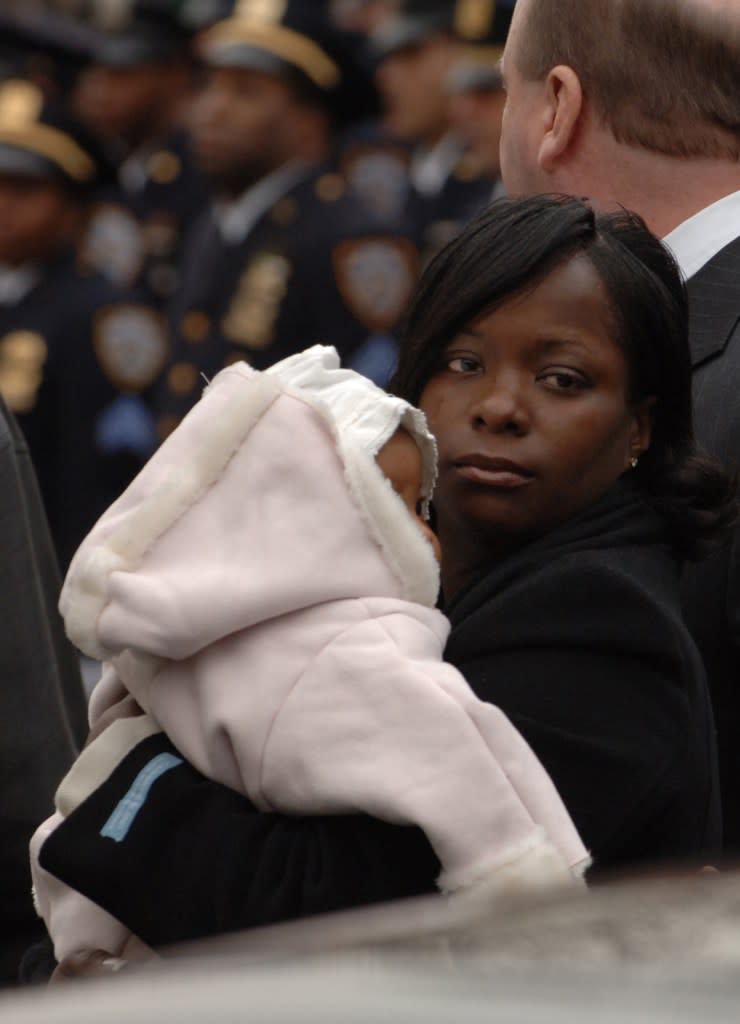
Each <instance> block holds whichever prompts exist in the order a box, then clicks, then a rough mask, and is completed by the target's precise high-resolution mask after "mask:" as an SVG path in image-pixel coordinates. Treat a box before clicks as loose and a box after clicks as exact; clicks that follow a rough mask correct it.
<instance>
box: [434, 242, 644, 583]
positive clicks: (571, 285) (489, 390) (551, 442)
mask: <svg viewBox="0 0 740 1024" xmlns="http://www.w3.org/2000/svg"><path fill="white" fill-rule="evenodd" d="M420 404H421V407H422V409H423V410H424V412H425V413H426V415H427V417H428V420H429V426H430V429H431V431H432V433H433V434H435V435H436V437H437V442H438V445H439V459H440V465H439V479H438V483H437V488H436V490H435V495H434V506H435V509H436V512H437V525H438V529H439V533H440V538H441V541H442V550H443V552H444V556H445V559H447V557H448V553H449V552H452V554H453V557H454V551H455V548H456V545H458V546H459V545H461V546H463V547H465V546H468V547H470V546H471V544H476V545H477V546H478V549H479V550H480V549H482V547H485V549H486V550H491V551H498V550H500V551H501V553H505V551H506V550H507V549H508V548H509V547H511V545H512V544H514V545H516V544H517V543H523V542H525V541H526V540H529V539H531V538H533V537H536V536H538V535H540V534H542V533H544V532H545V531H546V530H548V529H549V528H550V527H552V526H554V525H556V524H557V523H559V522H562V521H563V520H565V519H567V518H568V517H569V516H571V515H573V514H574V513H576V512H578V511H579V510H581V509H582V508H585V507H586V506H587V505H588V504H590V503H591V502H593V501H595V500H596V499H597V498H599V497H600V496H601V495H602V494H604V493H605V492H606V491H607V490H608V489H609V488H610V487H611V485H612V484H613V483H615V481H616V480H617V478H618V477H619V476H620V475H621V474H622V473H624V472H625V471H626V470H629V469H630V463H631V459H632V458H635V457H639V455H640V454H641V453H642V452H643V451H644V450H645V449H646V448H647V446H648V444H649V440H650V411H649V409H650V404H651V403H650V402H649V401H646V402H644V403H641V405H640V406H639V407H633V406H631V404H630V402H629V397H628V367H627V362H626V358H625V355H624V352H623V350H622V349H621V348H620V346H619V344H618V342H617V340H616V328H615V326H614V324H613V316H612V313H611V308H610V304H609V300H608V297H607V293H606V290H605V288H604V286H603V284H602V283H601V280H600V278H599V276H598V275H597V273H596V271H595V270H594V268H593V267H592V265H591V263H590V262H589V261H588V260H587V259H586V258H585V257H582V256H578V257H575V258H573V259H571V260H569V261H568V262H567V263H564V264H563V265H561V266H560V267H558V268H557V269H555V270H554V271H553V272H552V273H551V274H550V275H549V276H548V277H547V278H546V279H545V280H544V281H542V283H541V284H539V285H538V286H537V287H536V288H535V289H534V290H533V291H530V292H528V293H526V294H517V295H514V296H512V297H511V298H509V299H507V300H506V301H504V302H503V303H502V304H501V305H500V306H499V307H498V308H497V309H496V310H495V311H494V312H492V313H488V314H486V315H485V316H482V317H480V318H479V319H478V320H476V321H475V322H474V323H472V324H471V325H470V326H469V327H468V328H467V329H466V330H465V331H463V332H462V333H460V334H459V335H458V336H457V337H455V338H453V339H452V341H451V342H450V343H449V345H448V346H447V348H446V349H445V350H444V353H443V357H442V359H441V360H440V366H439V369H438V371H437V372H435V374H434V375H433V376H432V377H431V379H430V380H429V381H428V383H427V385H426V387H425V388H424V391H423V393H422V396H421V402H420ZM443 564H444V563H443Z"/></svg>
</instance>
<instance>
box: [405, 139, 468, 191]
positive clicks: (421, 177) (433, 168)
mask: <svg viewBox="0 0 740 1024" xmlns="http://www.w3.org/2000/svg"><path fill="white" fill-rule="evenodd" d="M462 152H463V145H462V143H461V142H460V140H459V139H458V138H456V137H455V136H454V135H452V134H448V135H445V136H444V138H442V139H440V141H439V142H438V143H437V144H436V146H433V147H432V148H431V149H418V150H417V151H416V152H415V153H414V155H413V157H412V159H411V167H410V168H409V178H410V179H411V184H412V185H413V186H414V188H415V189H416V191H417V192H419V193H421V195H423V196H427V197H431V196H436V195H437V194H438V193H439V192H441V191H442V188H443V186H444V183H445V182H446V181H447V179H448V178H449V176H450V175H451V174H452V172H453V170H454V169H455V167H456V166H457V163H458V161H459V160H460V157H461V156H462Z"/></svg>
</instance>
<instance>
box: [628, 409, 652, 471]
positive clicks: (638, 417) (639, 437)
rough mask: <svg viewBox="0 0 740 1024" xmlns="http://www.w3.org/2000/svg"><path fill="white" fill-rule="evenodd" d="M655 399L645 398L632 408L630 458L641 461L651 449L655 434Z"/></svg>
mask: <svg viewBox="0 0 740 1024" xmlns="http://www.w3.org/2000/svg"><path fill="white" fill-rule="evenodd" d="M654 410H655V398H653V397H652V396H651V397H650V398H643V399H642V401H641V402H637V403H636V404H635V405H634V406H633V407H632V425H631V427H630V437H629V444H630V450H629V457H630V458H631V459H633V458H636V459H639V458H640V456H641V455H643V454H644V453H645V452H646V451H647V450H648V448H649V447H650V440H651V438H652V434H653V417H654Z"/></svg>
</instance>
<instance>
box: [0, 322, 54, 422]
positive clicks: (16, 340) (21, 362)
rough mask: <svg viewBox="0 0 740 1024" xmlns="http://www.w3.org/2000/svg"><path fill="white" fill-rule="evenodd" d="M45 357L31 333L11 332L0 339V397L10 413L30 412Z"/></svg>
mask: <svg viewBox="0 0 740 1024" xmlns="http://www.w3.org/2000/svg"><path fill="white" fill-rule="evenodd" d="M48 354H49V351H48V348H47V345H46V342H45V341H44V339H43V338H42V337H41V335H40V334H36V333H34V332H33V331H11V333H10V334H6V335H5V337H4V338H2V339H0V394H2V396H3V398H4V399H5V401H6V402H7V404H8V408H9V409H11V411H12V412H15V413H25V412H31V410H32V409H33V408H34V406H35V405H36V401H37V399H38V394H39V389H40V387H41V384H42V381H43V379H44V364H45V362H46V359H47V356H48Z"/></svg>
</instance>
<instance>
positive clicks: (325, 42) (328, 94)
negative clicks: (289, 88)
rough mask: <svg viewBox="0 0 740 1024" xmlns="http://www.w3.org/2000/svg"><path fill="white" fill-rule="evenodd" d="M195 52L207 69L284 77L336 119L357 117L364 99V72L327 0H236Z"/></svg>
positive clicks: (366, 82) (368, 82) (366, 94)
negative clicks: (335, 24) (228, 12)
mask: <svg viewBox="0 0 740 1024" xmlns="http://www.w3.org/2000/svg"><path fill="white" fill-rule="evenodd" d="M199 55H200V57H201V59H202V60H203V61H204V62H205V63H206V65H208V66H209V67H216V68H218V67H223V68H229V67H230V68H243V69H245V70H249V71H261V72H264V73H266V74H270V75H276V76H279V77H281V78H283V79H286V80H288V81H290V82H291V83H292V84H293V86H294V87H295V88H296V91H297V92H298V93H299V94H300V95H301V96H302V97H303V98H304V99H309V100H312V101H315V102H316V103H317V104H319V105H321V106H323V107H324V108H325V109H326V110H327V111H328V112H329V113H331V114H332V115H333V117H334V119H335V120H336V121H337V122H342V123H344V122H347V121H349V120H352V119H353V118H354V117H356V116H358V113H359V110H360V108H361V107H362V106H363V105H364V103H365V102H366V101H367V99H368V86H369V84H370V75H369V71H368V72H365V70H364V69H363V68H362V67H361V65H360V63H359V61H358V59H357V54H356V52H355V50H354V48H353V46H352V43H351V41H350V37H349V36H347V35H345V34H344V33H342V32H340V31H339V30H338V29H337V28H336V27H335V26H334V24H333V23H332V20H331V17H330V12H329V4H328V2H327V0H239V2H238V3H237V4H236V6H235V8H234V11H233V13H232V15H231V16H230V17H229V18H226V19H223V20H222V21H219V22H217V23H216V24H215V25H213V26H212V27H211V28H210V29H208V30H207V31H206V32H205V34H204V35H203V37H202V39H201V44H200V47H199Z"/></svg>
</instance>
